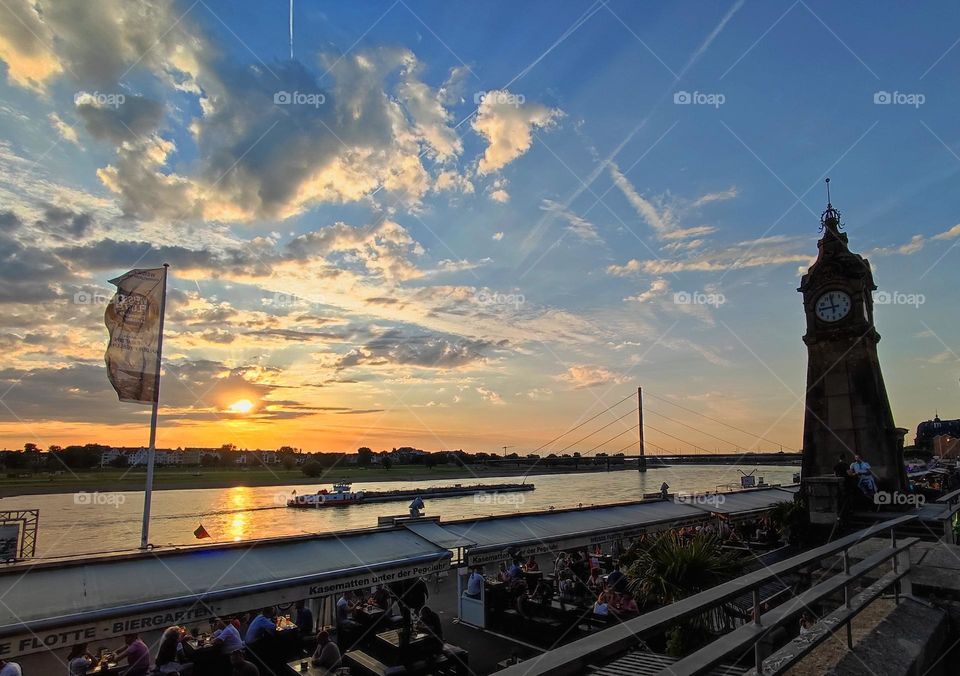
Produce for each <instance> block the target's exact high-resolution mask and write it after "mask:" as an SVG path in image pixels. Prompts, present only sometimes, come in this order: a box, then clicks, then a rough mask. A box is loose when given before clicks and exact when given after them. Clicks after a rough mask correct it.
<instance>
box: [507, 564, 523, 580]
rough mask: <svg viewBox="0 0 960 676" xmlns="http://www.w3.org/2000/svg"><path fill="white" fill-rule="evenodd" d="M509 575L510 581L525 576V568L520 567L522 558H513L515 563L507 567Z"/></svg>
mask: <svg viewBox="0 0 960 676" xmlns="http://www.w3.org/2000/svg"><path fill="white" fill-rule="evenodd" d="M507 575H508V576H509V579H510V581H513V580H519V579H521V578H523V569H522V568H521V567H520V559H514V560H513V563H512V564H510V568H508V569H507Z"/></svg>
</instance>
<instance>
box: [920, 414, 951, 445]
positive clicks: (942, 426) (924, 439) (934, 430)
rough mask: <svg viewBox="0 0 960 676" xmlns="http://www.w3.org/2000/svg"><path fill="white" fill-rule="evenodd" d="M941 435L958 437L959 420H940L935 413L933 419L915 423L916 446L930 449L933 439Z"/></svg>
mask: <svg viewBox="0 0 960 676" xmlns="http://www.w3.org/2000/svg"><path fill="white" fill-rule="evenodd" d="M942 435H947V436H950V437H953V438H960V420H940V416H939V415H935V416H934V417H933V420H925V421H923V422H922V423H920V424H919V425H917V439H916V446H917V448H923V449H926V450H930V451H932V450H934V439H935V438H936V437H939V436H942Z"/></svg>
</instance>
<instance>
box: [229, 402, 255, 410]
mask: <svg viewBox="0 0 960 676" xmlns="http://www.w3.org/2000/svg"><path fill="white" fill-rule="evenodd" d="M252 410H253V402H252V401H250V400H249V399H241V400H240V401H235V402H233V403H232V404H230V405H229V406H228V407H227V411H229V412H230V413H249V412H250V411H252Z"/></svg>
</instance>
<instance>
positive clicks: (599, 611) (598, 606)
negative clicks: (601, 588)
mask: <svg viewBox="0 0 960 676" xmlns="http://www.w3.org/2000/svg"><path fill="white" fill-rule="evenodd" d="M593 614H594V615H599V616H601V617H606V616H607V615H609V614H610V603H609V601H608V599H607V594H606V592H600V596H598V597H597V600H596V602H594V604H593Z"/></svg>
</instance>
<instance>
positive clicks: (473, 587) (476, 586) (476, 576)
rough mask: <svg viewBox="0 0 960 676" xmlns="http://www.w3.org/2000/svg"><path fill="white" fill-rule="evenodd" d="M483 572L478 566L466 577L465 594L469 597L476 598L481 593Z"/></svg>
mask: <svg viewBox="0 0 960 676" xmlns="http://www.w3.org/2000/svg"><path fill="white" fill-rule="evenodd" d="M483 582H484V579H483V573H481V572H480V568H479V567H478V568H474V569H473V572H472V573H470V577H469V578H468V579H467V593H466V596H467V597H469V598H471V599H478V598H480V595H481V594H482V593H483Z"/></svg>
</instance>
